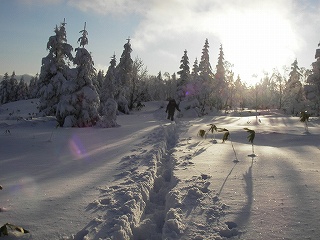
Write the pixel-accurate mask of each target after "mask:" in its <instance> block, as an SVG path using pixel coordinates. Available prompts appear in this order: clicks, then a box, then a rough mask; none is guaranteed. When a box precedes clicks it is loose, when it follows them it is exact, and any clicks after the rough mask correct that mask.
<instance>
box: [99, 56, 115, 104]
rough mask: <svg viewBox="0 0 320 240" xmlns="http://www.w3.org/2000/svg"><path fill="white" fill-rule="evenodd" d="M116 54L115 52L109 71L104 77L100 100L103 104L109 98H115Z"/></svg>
mask: <svg viewBox="0 0 320 240" xmlns="http://www.w3.org/2000/svg"><path fill="white" fill-rule="evenodd" d="M116 65H117V60H116V55H115V54H114V55H113V56H112V57H111V60H110V65H109V68H108V71H107V73H106V75H105V77H104V80H103V83H102V88H101V93H100V102H101V104H102V103H104V102H106V101H107V100H108V98H114V95H115V77H116Z"/></svg>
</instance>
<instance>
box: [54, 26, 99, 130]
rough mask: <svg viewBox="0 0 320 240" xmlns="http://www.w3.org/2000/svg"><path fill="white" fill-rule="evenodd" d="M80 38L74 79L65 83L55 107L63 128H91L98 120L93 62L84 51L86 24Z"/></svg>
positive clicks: (86, 41)
mask: <svg viewBox="0 0 320 240" xmlns="http://www.w3.org/2000/svg"><path fill="white" fill-rule="evenodd" d="M80 33H81V34H82V36H81V37H80V38H79V39H78V43H80V47H79V48H77V49H76V56H75V58H74V64H75V65H77V67H76V69H75V78H74V79H72V80H71V81H65V82H64V85H63V89H62V92H63V95H62V96H61V99H60V102H59V104H58V107H57V114H56V117H57V121H58V123H59V125H60V126H64V127H91V126H94V125H95V124H96V123H97V121H98V120H99V114H98V107H99V103H100V100H99V95H98V93H97V90H96V88H95V86H94V85H93V82H92V80H93V79H94V78H95V77H96V71H95V68H94V67H93V60H92V57H91V55H90V53H89V52H88V51H87V49H85V45H86V44H88V38H87V35H88V32H87V31H86V24H85V26H84V29H83V30H82V31H80Z"/></svg>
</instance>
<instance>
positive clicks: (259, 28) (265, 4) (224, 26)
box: [0, 0, 320, 81]
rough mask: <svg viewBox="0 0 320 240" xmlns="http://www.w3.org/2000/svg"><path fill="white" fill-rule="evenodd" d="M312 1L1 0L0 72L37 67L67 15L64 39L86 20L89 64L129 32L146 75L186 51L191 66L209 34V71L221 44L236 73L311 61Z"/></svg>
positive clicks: (314, 38) (319, 7) (316, 19)
mask: <svg viewBox="0 0 320 240" xmlns="http://www.w3.org/2000/svg"><path fill="white" fill-rule="evenodd" d="M319 13H320V1H318V0H259V1H257V0H223V1H222V0H202V1H199V0H0V43H1V44H0V74H1V75H3V74H4V73H6V72H8V73H9V74H11V73H12V71H16V74H23V73H29V74H33V75H34V74H36V73H39V72H40V67H41V59H42V58H43V57H45V56H46V55H47V53H48V52H47V50H46V45H47V42H48V38H49V37H50V36H52V35H54V28H55V26H56V25H59V24H60V23H61V22H63V19H64V18H65V19H66V22H67V25H66V31H67V40H68V43H69V44H71V45H72V46H73V47H74V48H76V47H78V43H77V40H78V38H79V37H80V34H79V31H81V30H82V29H83V26H84V22H86V23H87V28H86V29H87V31H88V33H89V35H88V39H89V45H88V46H87V49H88V50H89V51H90V52H92V56H93V60H94V62H95V67H96V68H97V69H107V67H108V66H109V61H110V57H111V56H112V55H113V53H115V54H116V57H117V62H119V59H120V56H121V53H122V51H123V45H124V44H125V43H126V39H127V38H128V37H130V38H131V44H132V49H133V52H132V55H131V56H132V58H133V59H135V58H136V57H139V58H141V59H142V60H143V62H144V64H145V66H146V67H147V68H148V70H149V73H150V74H157V73H158V72H159V71H161V72H162V73H164V72H169V73H170V74H172V73H174V72H177V71H178V70H179V66H180V60H181V57H182V56H183V53H184V50H185V49H186V50H187V51H188V56H189V61H190V67H192V65H193V63H194V60H195V59H196V58H198V60H199V59H200V57H201V51H202V48H203V45H204V42H205V39H206V38H208V41H209V45H210V49H209V50H210V52H209V54H210V62H211V65H212V67H213V70H214V71H215V66H216V64H217V58H218V53H219V47H220V44H222V46H223V50H224V53H225V60H226V61H228V62H230V63H231V64H233V65H234V67H233V70H234V72H235V74H240V77H241V78H242V80H244V81H249V79H250V78H251V76H252V75H253V74H260V73H262V71H263V70H265V71H267V72H271V71H272V69H273V68H278V69H279V70H280V71H281V70H282V66H284V65H286V66H290V65H291V63H292V62H293V61H294V60H295V58H297V60H298V64H299V66H300V67H306V68H310V65H311V63H312V62H313V61H314V54H315V50H316V48H317V47H318V46H317V45H318V43H319V40H320V15H319Z"/></svg>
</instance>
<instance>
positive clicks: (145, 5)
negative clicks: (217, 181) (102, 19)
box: [68, 0, 154, 15]
mask: <svg viewBox="0 0 320 240" xmlns="http://www.w3.org/2000/svg"><path fill="white" fill-rule="evenodd" d="M153 1H154V0H68V4H69V5H71V6H73V7H76V8H78V9H80V10H81V11H84V12H89V11H94V12H97V13H99V14H103V15H107V14H111V15H119V14H120V15H124V14H131V13H139V14H140V13H144V12H145V11H147V10H148V9H149V7H150V5H151V4H152V2H153Z"/></svg>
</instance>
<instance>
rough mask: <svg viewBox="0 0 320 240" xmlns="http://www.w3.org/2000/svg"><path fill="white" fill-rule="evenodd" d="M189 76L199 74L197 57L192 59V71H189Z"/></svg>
mask: <svg viewBox="0 0 320 240" xmlns="http://www.w3.org/2000/svg"><path fill="white" fill-rule="evenodd" d="M191 76H192V77H196V76H199V64H198V59H197V58H196V59H195V60H194V63H193V66H192V71H191Z"/></svg>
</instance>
